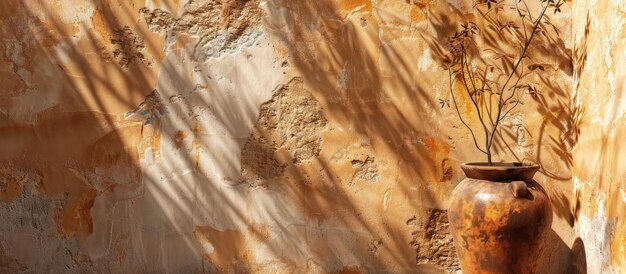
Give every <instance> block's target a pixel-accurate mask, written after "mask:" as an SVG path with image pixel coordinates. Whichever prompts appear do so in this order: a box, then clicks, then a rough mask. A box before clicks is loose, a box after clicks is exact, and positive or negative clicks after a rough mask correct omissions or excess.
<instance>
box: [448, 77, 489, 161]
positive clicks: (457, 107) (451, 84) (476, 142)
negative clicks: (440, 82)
mask: <svg viewBox="0 0 626 274" xmlns="http://www.w3.org/2000/svg"><path fill="white" fill-rule="evenodd" d="M449 74H450V94H451V95H452V102H453V103H454V108H455V109H456V113H457V114H458V115H459V120H461V123H463V125H465V127H466V128H467V129H468V130H469V132H470V134H471V135H472V140H474V145H475V146H476V148H477V149H478V150H479V151H480V152H482V153H485V154H487V152H486V151H484V150H483V149H481V148H480V146H479V145H478V141H477V140H476V135H474V131H473V130H472V128H471V127H470V126H469V125H468V124H467V123H466V122H465V120H463V116H461V111H460V110H459V105H458V104H457V103H456V97H455V96H454V80H453V79H452V68H450V69H449Z"/></svg>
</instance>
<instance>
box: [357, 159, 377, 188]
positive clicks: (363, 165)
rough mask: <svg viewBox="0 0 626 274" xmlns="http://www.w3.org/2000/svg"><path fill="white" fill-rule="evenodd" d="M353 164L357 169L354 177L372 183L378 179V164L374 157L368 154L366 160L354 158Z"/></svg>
mask: <svg viewBox="0 0 626 274" xmlns="http://www.w3.org/2000/svg"><path fill="white" fill-rule="evenodd" d="M352 166H353V167H354V169H355V171H356V172H355V173H354V177H353V178H352V182H354V179H355V178H356V179H361V180H364V181H367V182H370V183H375V182H377V181H378V166H377V165H376V163H375V162H374V157H370V156H367V158H366V159H365V161H360V160H352Z"/></svg>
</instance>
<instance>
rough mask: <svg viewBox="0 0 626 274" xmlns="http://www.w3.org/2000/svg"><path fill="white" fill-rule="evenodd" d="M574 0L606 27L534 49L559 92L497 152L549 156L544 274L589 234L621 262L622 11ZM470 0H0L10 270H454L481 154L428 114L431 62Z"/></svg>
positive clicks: (507, 132)
mask: <svg viewBox="0 0 626 274" xmlns="http://www.w3.org/2000/svg"><path fill="white" fill-rule="evenodd" d="M579 2H581V1H577V3H575V4H574V5H573V6H574V8H575V10H574V12H576V14H577V15H578V14H579V13H580V14H582V13H585V12H587V10H589V18H591V21H590V25H591V26H592V27H593V28H597V29H602V30H603V32H594V31H592V33H593V34H589V35H585V36H584V37H585V38H582V37H583V36H579V34H581V33H582V32H580V31H579V30H580V28H584V27H583V26H582V25H580V24H581V23H580V22H578V21H577V22H575V24H574V26H575V29H574V30H575V31H572V28H571V25H572V24H571V22H572V20H571V19H570V13H571V8H570V6H566V7H564V8H563V13H562V14H558V15H554V16H553V17H552V19H553V22H554V23H555V25H557V27H559V28H560V30H561V34H560V36H558V37H553V38H552V39H544V40H541V42H539V43H538V44H539V46H538V47H536V48H535V49H534V50H532V51H531V52H529V55H532V57H533V58H536V59H537V60H541V61H542V63H543V64H544V67H545V70H546V72H545V73H543V74H542V75H541V77H537V78H536V79H533V81H534V82H535V84H536V85H537V86H539V87H542V89H543V90H545V92H546V96H540V97H538V98H536V99H530V100H529V102H528V103H527V104H526V105H524V107H523V108H520V110H519V111H518V112H516V113H514V114H513V115H511V116H510V117H509V118H507V119H506V121H504V123H503V136H505V138H504V140H502V141H501V142H500V143H498V145H497V151H496V155H495V158H496V159H498V160H509V161H512V160H516V159H517V160H520V161H521V160H524V161H532V162H538V163H540V164H541V165H542V170H541V172H540V174H538V176H537V177H536V179H537V180H538V181H539V182H541V183H542V184H543V185H544V186H545V188H546V189H547V190H548V192H549V193H550V195H551V197H552V202H553V207H554V208H555V218H554V224H553V227H552V231H551V233H550V236H549V238H548V241H550V243H549V247H548V248H547V250H546V255H545V256H544V257H543V259H542V262H541V270H542V271H543V273H568V271H569V269H570V268H569V267H570V265H571V261H572V258H578V257H577V256H573V255H572V253H571V251H570V247H571V246H572V243H574V239H575V238H576V235H577V234H576V233H579V234H580V235H581V238H582V240H583V242H584V244H585V247H586V249H587V250H588V256H592V255H593V256H594V257H589V259H590V260H591V259H592V258H599V256H608V257H602V258H609V257H610V260H609V261H607V260H602V261H600V260H598V261H597V262H594V263H595V264H599V263H600V262H608V263H607V264H606V265H590V267H591V268H592V269H596V268H595V267H597V269H599V270H598V271H600V272H601V271H603V270H605V269H613V270H615V271H618V272H619V270H620V269H621V270H623V269H622V268H619V267H621V265H622V264H623V261H624V258H623V248H624V238H625V237H626V236H625V235H626V234H624V233H623V229H619V228H620V226H621V227H623V221H622V222H619V221H620V220H618V219H617V216H619V212H622V211H621V210H622V207H623V197H624V194H623V192H624V191H623V190H622V189H621V185H619V184H617V183H616V182H618V181H619V179H620V178H623V177H624V176H622V175H620V174H619V173H618V172H623V171H624V168H621V169H619V167H620V166H619V164H620V163H619V161H617V160H614V159H618V158H612V157H617V156H615V155H619V153H618V151H619V146H618V138H619V137H617V136H621V134H620V130H622V129H621V128H623V126H622V125H623V124H624V118H623V116H624V115H623V114H624V109H625V108H624V102H623V98H622V97H626V96H620V93H619V92H621V91H622V90H623V88H624V87H622V86H620V85H621V82H620V80H619V79H623V78H624V77H622V76H623V75H622V76H620V74H619V73H622V72H621V71H626V70H624V69H620V67H619V66H623V65H622V63H623V62H620V61H619V60H621V59H619V58H622V57H626V56H622V57H618V55H619V54H623V53H624V52H626V50H624V49H621V48H620V47H623V45H624V44H626V43H619V42H617V41H618V40H610V39H613V38H616V39H617V37H621V39H623V38H624V33H625V32H624V31H620V30H623V29H626V28H622V25H623V23H624V22H623V19H624V18H622V17H619V16H618V14H620V13H619V12H617V11H616V10H619V9H623V5H619V4H616V3H613V2H615V1H612V2H611V1H599V2H600V3H598V4H595V5H591V4H589V5H588V6H586V5H585V4H583V3H579ZM605 2H610V3H605ZM607 7H610V8H607ZM471 9H472V2H471V1H448V2H445V1H427V0H424V1H420V0H418V1H404V0H371V1H369V0H334V1H331V0H317V1H292V0H272V1H269V0H221V1H220V0H149V1H145V0H141V1H139V0H98V1H82V0H52V1H38V0H25V1H1V2H0V33H1V36H0V37H1V39H2V42H1V43H0V217H1V218H2V220H3V222H2V223H1V224H0V272H3V273H4V272H8V273H12V272H27V273H30V272H32V273H46V272H49V273H62V272H81V273H82V272H130V273H160V272H168V273H191V272H205V273H214V272H220V273H229V272H236V273H242V272H271V273H273V272H278V273H300V272H313V273H319V272H325V273H335V272H337V273H360V272H378V271H381V272H396V273H398V272H423V273H431V272H432V273H442V272H443V273H445V272H452V273H454V272H457V271H458V270H459V266H458V261H457V259H456V253H455V252H454V250H453V246H452V240H451V237H450V235H449V233H448V232H447V227H448V224H447V217H446V210H447V208H446V203H447V198H448V196H449V194H450V192H451V190H452V189H453V188H454V186H455V184H456V183H457V182H459V181H460V180H461V179H462V178H463V175H462V173H461V171H460V169H459V168H458V164H459V163H460V162H464V161H470V160H482V156H481V155H480V154H478V153H476V151H475V150H474V149H472V141H471V139H470V138H469V135H468V133H467V132H466V131H465V130H464V129H463V127H462V125H461V124H460V122H459V121H458V120H457V118H456V117H455V113H454V112H453V111H451V110H449V109H441V108H440V107H439V106H438V105H437V103H436V102H437V99H438V98H441V97H442V96H443V95H444V94H446V93H447V92H448V90H447V85H448V83H447V81H446V80H444V79H446V77H447V72H445V71H444V70H442V69H441V67H440V65H439V63H440V62H439V61H440V60H439V59H438V58H440V55H438V54H439V50H440V49H441V48H440V45H441V44H442V43H443V42H444V41H445V38H446V37H447V36H448V35H450V34H452V33H454V31H455V26H456V24H457V23H459V22H463V21H464V20H467V19H471V18H473V15H472V14H471ZM576 9H577V10H576ZM606 16H614V17H615V18H621V20H622V21H619V20H620V19H616V20H618V21H603V20H601V19H599V18H603V17H606ZM576 18H582V17H580V16H578V17H576ZM572 33H574V35H573V34H572ZM581 39H584V40H581ZM607 39H608V40H610V41H614V42H611V43H609V44H606V43H604V41H606V40H607ZM573 40H575V41H576V46H577V47H579V46H584V45H587V46H586V47H587V49H586V52H587V57H586V59H585V60H587V61H586V63H584V64H583V62H582V61H580V60H574V62H573V61H572V58H574V59H576V58H578V55H577V54H573V55H572V52H575V53H576V52H578V51H576V49H574V51H572V44H573V43H572V41H573ZM583 41H587V42H583ZM592 45H595V46H593V49H592ZM607 56H615V57H614V58H613V59H611V58H609V57H607ZM607 58H609V59H607ZM622 59H623V58H622ZM572 63H574V64H575V66H573V67H572ZM577 73H578V74H577ZM574 75H578V77H577V78H575V77H574ZM606 79H609V81H608V82H607V81H606ZM573 82H575V83H577V84H576V85H574V88H572V86H573V84H572V83H573ZM598 82H602V83H603V84H601V85H599V84H597V83H598ZM547 94H551V95H549V96H548V95H547ZM574 95H577V96H578V97H575V96H574ZM577 98H578V99H579V101H576V100H577ZM609 98H612V99H610V100H609ZM460 100H461V102H462V104H463V105H462V107H461V108H462V111H463V113H464V115H470V114H472V109H471V105H470V103H469V101H468V100H465V99H463V98H460ZM607 100H608V101H607ZM580 102H588V104H590V105H591V106H592V107H593V110H594V111H590V112H589V113H588V114H587V116H584V117H585V119H587V120H585V121H587V123H585V124H584V125H580V123H579V120H578V117H579V116H580V115H579V114H580V111H581V110H580V108H579V107H578V105H577V104H576V103H580ZM607 106H608V107H607ZM620 119H621V120H620ZM471 122H473V123H475V122H476V121H471ZM583 127H587V129H584V130H582V131H584V133H582V134H580V132H581V128H583ZM579 135H580V136H579ZM599 148H601V149H602V152H600V151H599V150H598V149H599ZM572 149H574V151H577V153H579V154H580V155H581V156H579V157H576V155H575V154H573V152H572ZM608 152H612V153H613V152H614V154H611V153H608ZM588 155H595V157H596V158H597V159H598V161H595V162H593V163H590V162H585V161H588V159H589V158H588V157H589V156H588ZM572 174H574V175H575V176H574V177H572ZM620 193H621V194H620ZM587 201H590V202H591V203H590V204H589V205H587V204H585V206H582V209H581V210H580V211H578V208H579V206H578V205H579V204H580V203H583V204H584V203H587ZM579 213H580V214H579ZM598 228H602V229H604V231H606V233H607V234H605V235H602V236H598V235H595V234H594V231H597V229H598ZM613 239H615V240H613ZM604 250H611V253H610V254H607V253H604ZM620 254H622V255H620ZM600 272H597V273H600Z"/></svg>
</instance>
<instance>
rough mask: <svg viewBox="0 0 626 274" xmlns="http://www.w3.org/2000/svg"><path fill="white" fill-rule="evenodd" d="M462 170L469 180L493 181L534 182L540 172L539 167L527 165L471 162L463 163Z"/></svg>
mask: <svg viewBox="0 0 626 274" xmlns="http://www.w3.org/2000/svg"><path fill="white" fill-rule="evenodd" d="M461 169H462V170H463V172H464V173H465V175H466V176H467V177H468V178H472V179H480V180H491V181H515V180H522V181H526V180H532V178H533V176H534V175H535V173H536V172H537V171H538V170H539V165H536V164H525V163H519V162H517V163H515V162H509V163H492V165H489V164H488V163H486V162H469V163H462V164H461Z"/></svg>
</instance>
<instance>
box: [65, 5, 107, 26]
mask: <svg viewBox="0 0 626 274" xmlns="http://www.w3.org/2000/svg"><path fill="white" fill-rule="evenodd" d="M97 3H98V1H83V0H61V1H60V2H59V4H60V7H59V8H58V11H60V12H59V15H60V17H61V20H62V21H63V23H65V24H68V25H71V24H74V23H78V22H84V23H87V24H91V15H93V13H94V12H95V11H96V9H97V8H98V6H97Z"/></svg>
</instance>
